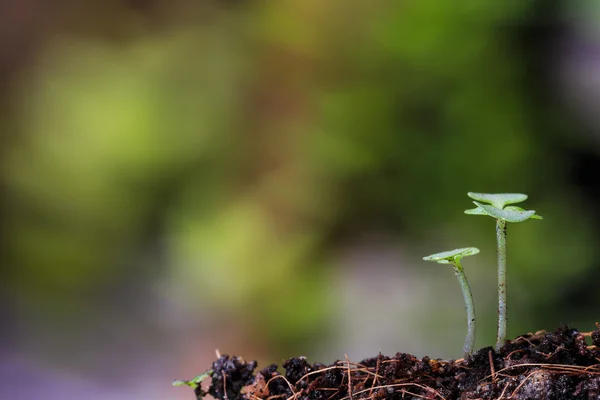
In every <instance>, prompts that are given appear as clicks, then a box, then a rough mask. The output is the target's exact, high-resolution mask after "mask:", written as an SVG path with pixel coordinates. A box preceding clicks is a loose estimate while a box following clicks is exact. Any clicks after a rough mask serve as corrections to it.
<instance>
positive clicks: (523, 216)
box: [467, 201, 535, 222]
mask: <svg viewBox="0 0 600 400" xmlns="http://www.w3.org/2000/svg"><path fill="white" fill-rule="evenodd" d="M473 203H475V205H476V206H477V208H478V209H481V210H483V211H484V212H485V214H487V215H489V216H490V217H493V218H496V219H501V220H503V221H506V222H523V221H526V220H528V219H530V218H532V217H533V215H534V214H535V211H534V210H523V211H520V210H519V209H512V208H508V207H507V208H505V209H499V208H497V207H494V206H491V205H489V204H481V203H478V202H476V201H474V202H473ZM467 211H469V210H467Z"/></svg>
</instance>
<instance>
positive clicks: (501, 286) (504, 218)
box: [465, 192, 542, 351]
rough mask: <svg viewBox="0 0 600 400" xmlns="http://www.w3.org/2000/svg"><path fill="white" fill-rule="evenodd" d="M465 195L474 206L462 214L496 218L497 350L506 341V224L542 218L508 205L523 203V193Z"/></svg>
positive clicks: (532, 211)
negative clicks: (470, 199) (471, 200)
mask: <svg viewBox="0 0 600 400" xmlns="http://www.w3.org/2000/svg"><path fill="white" fill-rule="evenodd" d="M467 195H468V196H469V197H470V198H472V199H473V200H476V201H474V202H473V203H475V205H476V206H477V207H476V208H474V209H471V210H466V211H465V214H471V215H488V216H490V217H492V218H495V219H496V239H497V242H498V335H497V337H496V351H499V350H500V348H501V347H502V346H503V345H504V342H505V341H506V321H507V316H506V223H507V222H523V221H526V220H528V219H542V217H541V216H539V215H537V214H536V213H535V211H534V210H524V209H522V208H521V207H517V206H511V205H509V204H515V203H520V202H522V201H525V200H527V195H526V194H521V193H500V194H488V193H473V192H469V193H467ZM482 203H488V204H482Z"/></svg>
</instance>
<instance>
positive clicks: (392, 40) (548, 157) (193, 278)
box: [0, 0, 600, 399]
mask: <svg viewBox="0 0 600 400" xmlns="http://www.w3.org/2000/svg"><path fill="white" fill-rule="evenodd" d="M0 11H1V12H0V140H1V144H2V146H1V149H0V151H1V154H0V160H1V163H0V177H1V181H0V182H1V186H0V190H1V193H0V196H1V197H0V217H1V220H2V225H1V226H0V229H1V231H2V242H1V246H2V252H1V257H2V269H1V270H0V271H1V272H0V273H1V275H0V281H1V282H2V283H3V284H4V290H3V291H2V300H3V301H2V306H1V308H0V318H1V322H2V326H3V327H4V329H3V330H2V335H1V336H0V339H2V345H3V346H2V348H3V350H2V352H1V353H0V355H1V356H2V357H1V358H0V363H1V364H0V381H2V382H3V384H2V385H0V386H2V387H3V389H2V390H4V391H5V392H1V391H0V394H1V393H4V394H10V395H12V396H13V398H16V397H14V396H15V395H17V396H26V397H27V396H29V397H30V398H32V397H33V396H34V395H37V394H38V392H36V390H40V391H41V389H42V387H43V392H40V393H43V395H44V396H45V397H46V398H49V399H54V398H57V399H58V398H65V397H64V396H65V393H69V394H70V395H74V393H79V392H78V391H80V392H81V393H85V398H89V399H121V398H123V399H125V398H142V396H145V397H144V398H156V399H163V398H173V399H175V398H177V399H179V398H182V399H183V398H189V397H190V396H191V393H189V392H188V391H186V390H183V389H177V388H171V387H170V386H169V385H170V382H171V380H172V379H173V378H191V377H192V376H195V375H196V374H199V373H201V372H202V371H203V370H204V369H206V368H208V367H209V366H210V363H211V362H212V360H213V359H214V357H215V349H219V350H220V351H221V353H228V354H232V353H233V354H237V355H242V356H243V357H245V358H246V359H258V360H259V363H260V364H259V365H260V366H263V367H264V366H266V365H267V364H269V363H273V362H275V363H281V361H282V360H283V359H286V358H289V357H292V356H299V355H305V356H308V357H309V359H310V360H311V361H322V362H326V363H330V362H333V361H334V360H335V359H339V358H343V357H344V354H348V356H349V357H350V358H351V359H353V360H354V361H359V360H360V359H361V358H365V357H369V356H373V355H375V354H376V353H377V351H379V350H381V351H382V352H384V353H386V354H394V353H395V352H397V351H401V352H410V353H413V354H416V355H417V356H424V355H429V356H432V357H440V358H450V357H460V354H461V346H462V341H463V338H464V333H465V329H466V324H465V321H464V318H465V317H464V305H463V303H462V297H461V294H460V291H459V288H458V285H457V283H456V281H455V278H454V277H453V274H452V271H451V270H450V269H449V268H446V267H443V266H438V265H435V264H430V263H425V262H423V261H422V260H421V257H422V256H424V255H427V254H431V253H434V252H438V251H442V250H448V249H451V248H456V247H465V246H477V247H479V248H480V249H481V250H482V252H481V254H480V255H478V256H477V257H474V258H472V259H469V260H466V261H465V269H466V272H467V275H468V277H469V279H470V281H471V286H472V288H473V292H474V296H475V306H476V309H477V313H478V318H479V325H478V337H477V346H478V347H482V346H487V345H492V344H493V343H494V341H495V330H496V322H495V321H496V297H495V295H496V293H495V285H496V275H495V274H496V271H495V268H496V267H495V234H494V223H493V221H492V220H491V219H489V218H483V217H472V216H465V215H464V214H463V210H465V209H467V208H471V207H472V204H471V202H470V199H469V198H468V197H467V196H466V193H467V191H477V192H523V193H527V194H529V196H530V198H529V200H528V201H527V202H526V203H524V207H525V208H528V209H535V210H536V211H537V212H538V213H539V214H541V215H542V216H544V220H543V221H532V222H527V223H524V224H519V225H512V226H509V236H508V259H509V261H508V268H509V272H508V277H509V278H508V279H509V283H508V296H509V325H508V333H509V336H511V337H513V336H516V335H519V334H522V333H525V332H528V331H536V330H539V329H549V330H552V329H555V328H556V327H558V326H559V325H560V324H563V323H566V324H569V325H575V326H576V327H579V328H580V329H582V330H591V329H593V327H594V322H595V321H596V320H598V318H599V317H598V313H597V311H598V309H599V307H600V297H599V296H597V293H598V289H597V276H598V272H599V270H600V261H598V260H596V259H595V256H594V254H595V250H596V243H597V242H598V239H599V238H598V235H599V233H600V230H598V228H597V226H598V224H599V223H600V212H599V211H600V209H599V208H598V202H597V199H598V195H599V194H600V178H598V172H597V171H598V170H599V167H600V135H599V132H600V128H599V126H600V120H599V119H598V117H597V111H596V110H595V105H596V104H598V100H599V99H600V89H599V88H600V85H598V84H597V83H595V82H598V81H600V79H598V78H600V75H599V72H600V66H599V65H600V56H599V55H600V33H599V32H598V30H597V28H596V27H595V26H596V25H597V21H598V19H599V16H600V10H599V9H598V6H597V5H596V4H595V3H594V2H590V1H587V2H586V1H575V2H569V3H567V2H560V1H544V2H542V1H533V0H528V1H524V0H520V1H505V2H482V1H465V2H460V3H456V2H450V1H448V2H444V1H438V0H435V1H434V0H420V1H413V2H409V1H389V0H388V1H386V0H363V1H360V0H356V1H348V0H330V1H322V0H278V1H250V0H237V1H233V0H229V1H225V0H220V1H217V0H212V1H211V0H204V1H189V0H175V1H171V2H167V1H160V0H129V1H118V0H112V1H103V2H100V1H91V0H90V1H83V2H81V1H80V2H76V1H74V0H67V1H63V2H60V4H51V2H48V3H44V2H41V1H35V0H28V1H17V0H12V1H6V2H3V3H2V5H0ZM32 377H35V378H34V379H35V380H36V382H38V383H37V384H36V385H32V384H31V383H30V382H31V379H32ZM4 383H6V384H7V385H5V384H4ZM42 383H43V385H42ZM120 396H122V397H120ZM131 396H134V397H131ZM77 397H81V395H78V396H75V397H74V398H77Z"/></svg>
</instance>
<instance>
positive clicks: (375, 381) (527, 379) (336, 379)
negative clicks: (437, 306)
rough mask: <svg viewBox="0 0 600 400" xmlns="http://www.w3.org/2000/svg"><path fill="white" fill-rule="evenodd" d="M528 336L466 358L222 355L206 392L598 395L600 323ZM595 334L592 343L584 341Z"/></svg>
mask: <svg viewBox="0 0 600 400" xmlns="http://www.w3.org/2000/svg"><path fill="white" fill-rule="evenodd" d="M597 327H598V329H596V330H595V331H593V332H588V333H580V332H579V331H577V330H576V329H571V328H567V327H563V328H560V329H558V330H556V331H555V332H553V333H546V332H537V333H535V334H531V333H530V334H526V335H523V336H519V337H518V338H516V339H514V340H512V341H510V342H508V343H507V344H506V345H505V346H504V347H503V348H502V349H501V350H500V352H496V351H494V349H493V348H491V347H487V348H483V349H481V350H479V351H478V352H477V353H475V354H473V356H471V357H469V358H468V359H467V360H462V359H461V360H450V361H444V360H432V359H430V358H429V357H423V358H422V359H418V358H416V357H414V356H412V355H410V354H404V353H397V354H396V355H395V356H393V357H386V356H383V355H381V354H379V355H378V356H376V357H373V358H368V359H366V360H363V361H361V362H359V363H353V362H350V361H349V360H344V361H336V362H334V363H333V364H331V365H323V364H319V363H315V364H309V363H308V362H307V360H306V359H305V358H304V357H299V358H292V359H290V360H287V361H286V362H284V363H283V369H284V370H285V373H283V374H282V373H280V372H279V371H278V368H277V365H270V366H268V367H266V368H264V369H262V370H260V371H258V372H257V373H254V370H255V369H256V367H257V364H256V362H255V361H252V362H245V361H244V360H243V359H242V358H241V357H229V356H227V355H223V356H221V357H220V358H219V359H218V360H217V361H215V362H214V363H213V365H212V371H213V372H212V382H211V385H210V387H209V388H208V391H207V392H205V391H204V390H202V389H201V388H200V387H198V388H197V389H196V390H195V392H196V396H197V398H198V399H200V398H202V396H204V395H205V394H206V393H208V394H210V395H211V396H213V397H214V398H215V399H219V400H276V399H281V400H357V399H373V400H383V399H386V400H387V399H389V400H391V399H447V400H450V399H509V398H510V399H600V325H598V324H597ZM586 337H588V338H590V339H588V340H591V345H590V344H588V343H587V342H586Z"/></svg>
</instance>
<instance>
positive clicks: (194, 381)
mask: <svg viewBox="0 0 600 400" xmlns="http://www.w3.org/2000/svg"><path fill="white" fill-rule="evenodd" d="M212 373H213V370H212V369H209V370H208V371H206V372H205V373H203V374H201V375H198V376H197V377H195V378H192V379H190V380H189V381H186V380H181V379H176V380H174V381H173V384H172V385H173V386H189V387H191V388H192V389H194V391H196V389H198V388H199V386H200V384H201V383H202V381H203V380H205V379H206V378H208V377H209V376H212ZM205 394H206V393H205V392H204V391H203V390H202V389H199V390H198V391H197V393H196V396H197V398H198V399H201V398H202V396H204V395H205Z"/></svg>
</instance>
